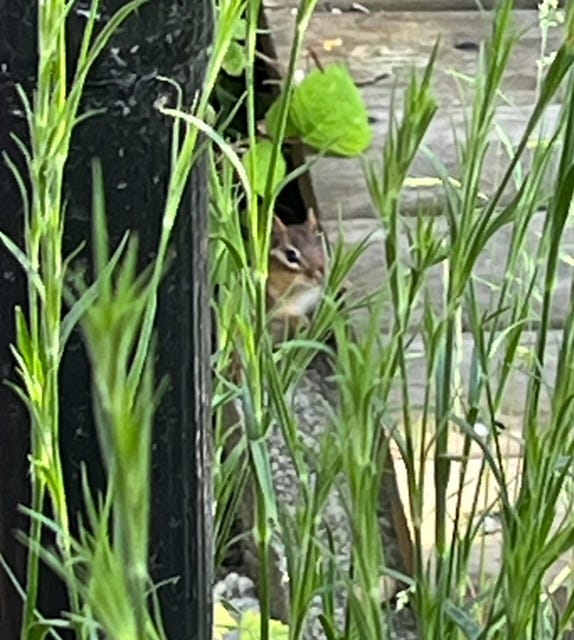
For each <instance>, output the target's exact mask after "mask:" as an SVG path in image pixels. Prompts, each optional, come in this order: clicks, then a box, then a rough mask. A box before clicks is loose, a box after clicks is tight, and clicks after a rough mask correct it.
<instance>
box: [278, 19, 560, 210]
mask: <svg viewBox="0 0 574 640" xmlns="http://www.w3.org/2000/svg"><path fill="white" fill-rule="evenodd" d="M267 20H268V22H269V26H270V28H271V32H272V40H273V43H274V47H275V53H276V56H277V59H278V60H279V61H280V62H279V69H280V70H283V72H284V65H285V64H286V61H287V60H288V57H289V49H290V46H291V37H292V33H293V25H294V17H293V15H292V14H291V11H290V10H289V9H282V10H276V11H269V12H267ZM536 20H537V14H536V12H534V11H516V12H515V24H516V28H517V30H519V31H520V32H521V33H522V37H521V39H520V41H519V42H518V43H517V45H516V47H515V49H514V54H513V55H512V57H511V60H510V62H509V66H508V71H507V74H506V77H505V80H504V83H503V88H504V99H503V98H501V100H500V106H499V108H498V112H497V124H498V125H499V126H500V129H501V130H502V131H503V132H504V133H505V134H506V136H508V138H509V140H510V141H512V143H514V144H516V143H517V142H518V140H519V139H520V137H521V135H522V133H523V132H524V129H525V126H526V122H527V119H528V117H529V116H530V114H531V112H532V108H533V103H534V101H535V91H536V82H537V81H536V77H537V60H538V58H539V56H540V35H539V31H538V29H537V28H536ZM491 21H492V12H490V13H486V14H484V15H482V14H480V13H478V12H467V13H465V14H464V19H461V13H460V12H456V11H445V12H439V13H437V12H432V11H427V12H419V13H409V12H378V13H374V14H371V15H363V14H360V13H347V14H341V15H332V14H317V15H315V16H314V17H313V19H312V20H311V23H310V26H309V30H308V33H307V37H306V46H309V47H312V48H313V50H314V51H315V52H316V53H317V55H318V56H319V58H320V60H321V63H322V64H328V63H330V62H339V63H343V64H345V65H347V67H348V68H349V69H350V71H351V74H352V76H353V78H354V80H355V82H357V83H358V85H359V87H360V91H361V94H362V96H363V99H364V100H365V103H366V105H367V109H368V113H369V117H370V118H371V121H372V124H373V129H374V134H375V135H374V141H373V144H372V146H371V148H370V149H369V150H368V152H367V154H366V155H367V157H369V158H376V157H379V156H380V150H381V148H382V145H383V140H384V137H385V134H386V132H387V129H388V121H389V106H390V104H391V97H392V93H393V89H395V90H396V91H397V96H399V98H400V96H401V93H402V90H403V89H404V88H405V87H406V84H407V82H408V80H409V77H410V74H411V72H412V69H413V68H414V69H418V70H419V71H420V70H422V69H423V68H424V67H425V65H426V64H427V61H428V58H429V56H430V53H431V51H432V48H433V46H434V44H435V42H436V40H437V37H438V36H439V34H440V36H441V47H440V51H439V55H438V59H437V63H436V70H435V74H434V81H433V91H434V95H435V97H436V100H437V103H438V106H439V111H438V113H437V115H436V116H435V119H434V121H433V123H432V124H431V126H430V129H429V131H428V133H427V136H426V138H425V140H424V144H425V145H426V147H427V148H428V149H429V150H430V152H431V154H433V155H434V156H435V157H436V158H438V159H440V161H441V163H442V164H443V165H444V167H445V168H446V170H447V171H448V173H449V174H450V175H453V176H455V177H456V176H457V175H458V173H459V171H458V160H457V155H456V150H455V144H454V139H455V135H456V137H457V139H458V140H463V139H464V127H465V111H464V107H463V105H464V104H468V103H469V101H470V96H471V90H472V85H471V81H464V80H459V81H456V80H455V79H454V78H453V73H458V74H463V75H464V76H465V77H467V78H470V79H472V78H473V77H474V76H475V75H476V72H477V65H478V56H479V53H478V47H479V46H480V45H481V43H482V42H483V41H484V39H485V38H486V37H487V34H488V32H489V29H490V28H491ZM560 42H561V33H560V30H558V29H554V30H551V32H550V37H549V41H548V50H555V49H557V48H558V46H559V44H560ZM326 48H327V49H329V50H326ZM299 66H300V67H301V68H302V69H304V70H309V69H311V68H313V66H314V63H313V62H312V61H311V59H310V57H309V56H308V54H305V55H304V56H302V58H301V60H300V62H299ZM399 104H400V100H399ZM558 111H559V108H558V107H557V106H554V107H552V108H551V109H549V110H548V112H547V114H546V118H545V121H544V125H545V131H551V130H552V129H553V127H554V125H555V123H556V121H557V117H558ZM497 136H498V133H497V132H496V131H495V130H493V133H492V143H493V146H492V148H491V150H490V152H489V155H488V158H487V163H486V168H485V171H484V175H483V183H482V188H483V190H484V191H485V193H487V194H488V193H492V192H493V190H494V189H495V187H496V185H497V184H498V180H499V179H500V177H501V176H502V174H503V171H504V168H505V166H506V164H507V162H508V157H507V155H506V152H505V151H504V150H503V145H502V144H501V143H500V139H499V138H498V137H497ZM308 155H309V156H310V157H311V155H312V154H310V153H309V154H308ZM526 161H528V158H526ZM525 166H528V162H526V165H525ZM310 174H311V182H312V186H313V189H314V191H315V196H316V199H317V202H318V208H319V213H320V215H321V216H322V218H323V219H332V218H333V217H337V215H338V212H339V210H340V211H342V214H343V216H344V217H345V218H361V217H368V216H370V215H372V207H371V203H370V200H369V195H368V192H367V189H366V185H365V181H364V177H363V172H362V168H361V161H360V160H359V159H357V158H354V159H345V158H322V159H321V160H320V161H319V162H317V163H316V164H315V165H314V166H313V167H312V169H311V171H310ZM412 175H413V176H415V177H426V176H436V175H438V172H437V170H436V168H435V166H433V162H432V161H430V160H429V159H428V157H427V156H426V155H424V154H423V153H419V155H418V156H417V158H416V160H415V163H414V166H413V168H412ZM335 177H336V178H335ZM509 194H510V192H509ZM443 202H444V200H443V198H442V187H440V186H438V187H437V186H435V187H431V188H421V189H416V190H414V189H408V190H407V191H406V193H405V196H404V199H403V203H402V206H403V210H404V212H405V213H409V214H415V213H417V212H418V210H419V209H420V208H421V207H422V208H425V209H427V210H434V211H440V210H441V208H442V205H443Z"/></svg>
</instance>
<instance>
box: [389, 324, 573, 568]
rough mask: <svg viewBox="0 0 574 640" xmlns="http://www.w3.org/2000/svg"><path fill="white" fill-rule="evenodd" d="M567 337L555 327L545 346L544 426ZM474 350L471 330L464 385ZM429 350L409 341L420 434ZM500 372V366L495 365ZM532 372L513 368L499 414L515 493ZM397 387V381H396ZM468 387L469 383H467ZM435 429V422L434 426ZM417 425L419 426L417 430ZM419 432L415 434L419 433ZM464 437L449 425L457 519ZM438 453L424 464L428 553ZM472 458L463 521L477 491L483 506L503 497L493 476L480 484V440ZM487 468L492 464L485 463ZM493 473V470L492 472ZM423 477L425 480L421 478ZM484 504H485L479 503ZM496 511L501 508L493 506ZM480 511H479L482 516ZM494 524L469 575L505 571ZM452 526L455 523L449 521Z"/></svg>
mask: <svg viewBox="0 0 574 640" xmlns="http://www.w3.org/2000/svg"><path fill="white" fill-rule="evenodd" d="M561 337H562V332H561V331H551V332H550V334H549V340H548V348H547V350H546V362H545V368H544V381H545V385H544V386H543V389H544V390H543V393H542V396H541V407H540V409H541V410H540V411H539V414H538V415H539V417H540V418H541V420H540V426H541V428H544V424H545V420H547V418H548V415H549V410H550V400H549V395H548V393H547V387H546V383H548V385H549V387H550V388H552V386H553V384H554V376H555V373H556V364H557V360H558V352H559V345H560V340H561ZM535 344H536V335H535V333H533V332H525V333H524V334H523V337H522V340H521V348H522V349H524V350H525V352H527V353H533V352H534V349H535ZM472 349H473V339H472V336H470V335H469V334H463V338H462V358H461V373H462V382H463V385H467V384H468V379H469V372H470V367H471V355H472ZM423 351H424V349H423V344H422V340H421V339H420V337H417V338H416V339H415V340H414V342H413V343H412V344H411V345H410V347H409V350H408V353H409V356H410V360H409V364H408V370H407V374H408V379H409V391H410V394H411V398H410V406H411V408H412V413H411V416H412V417H413V418H414V421H413V431H414V433H415V434H416V433H419V434H420V428H419V424H417V421H416V416H417V413H418V410H419V409H420V408H422V404H423V399H424V392H425V387H426V385H427V379H428V373H427V370H426V365H425V361H424V358H423V357H422V356H421V355H420V354H422V353H423ZM494 369H495V371H496V367H494ZM494 376H496V373H494ZM528 379H529V378H528V375H527V374H526V373H525V372H524V371H522V370H521V369H520V364H519V363H517V364H516V369H515V370H514V371H513V372H512V373H511V376H510V379H509V382H508V385H507V387H506V394H505V396H504V398H503V402H502V408H501V413H500V414H498V415H497V416H496V418H497V419H498V420H499V421H500V422H501V423H502V424H504V426H505V430H504V431H501V432H500V434H499V445H500V451H501V455H502V458H503V465H504V467H505V477H506V479H507V482H508V484H507V489H508V493H509V495H510V496H511V498H512V496H515V495H516V491H517V488H518V486H519V478H520V471H521V462H522V461H521V455H522V452H523V438H522V429H523V420H522V414H523V413H524V403H525V399H526V391H527V385H528ZM397 387H398V385H397ZM464 388H467V387H466V386H465V387H464ZM464 388H463V389H462V396H461V397H462V398H463V402H464V397H465V396H464ZM393 400H394V404H393V406H391V407H390V409H391V411H393V412H394V413H395V415H396V416H397V420H399V421H400V420H401V418H402V416H401V407H402V402H401V398H400V392H399V390H398V389H396V390H395V392H394V393H393ZM486 415H487V413H486V412H485V414H484V415H483V416H481V420H482V421H484V422H487V420H486ZM429 428H430V429H431V430H432V428H433V427H432V424H431V425H429ZM417 430H418V431H417ZM415 437H416V436H415ZM427 442H429V443H430V435H429V436H427ZM463 447H464V437H463V435H462V434H461V433H460V431H459V430H458V428H457V427H456V426H454V425H452V426H451V428H450V430H449V440H448V451H449V453H450V454H451V455H452V456H453V458H452V460H451V475H450V481H449V484H448V490H447V510H448V513H449V514H450V515H451V517H452V521H454V514H455V511H456V508H457V500H458V495H459V477H460V472H461V468H462V466H461V463H460V460H461V456H462V455H463V451H464V449H463ZM391 452H392V455H393V458H394V460H395V465H394V468H395V471H396V475H397V483H398V487H399V493H400V495H401V498H402V502H403V504H405V505H408V504H409V485H408V482H407V474H406V468H405V465H404V463H403V461H402V458H401V455H400V452H399V450H398V447H397V446H396V445H392V446H391ZM433 455H434V450H433V447H432V446H431V447H430V449H429V450H428V452H427V455H426V459H425V465H424V502H423V519H422V523H421V530H422V540H421V542H422V545H423V549H424V554H425V557H429V556H430V553H431V550H432V548H433V545H434V531H435V526H434V523H435V514H436V510H435V495H434V470H433V462H432V461H433ZM469 458H470V460H469V462H468V466H467V468H466V474H465V484H464V487H463V490H462V502H461V514H462V520H463V522H464V521H465V520H467V519H468V518H469V517H470V515H471V509H472V505H473V503H474V500H473V498H474V494H475V492H476V491H478V493H479V495H480V496H481V498H480V500H479V501H478V505H491V504H495V502H496V499H497V497H498V493H497V484H496V481H495V480H494V478H492V477H491V478H490V481H489V482H488V483H487V482H485V480H484V478H483V480H482V483H481V484H480V485H479V484H478V478H479V474H480V473H484V470H483V469H482V468H481V465H482V458H483V454H482V452H481V450H480V448H479V447H478V445H476V444H473V445H472V446H471V449H470V452H469ZM486 468H487V469H488V465H486ZM487 473H488V471H487ZM419 482H420V480H419ZM479 509H480V507H479ZM494 511H496V507H495V509H494ZM477 515H478V514H475V517H477ZM564 516H565V512H564V508H563V507H561V506H559V508H558V514H557V518H556V525H558V524H559V522H560V520H561V518H562V517H564ZM407 518H408V521H409V525H410V526H411V527H412V521H411V518H410V513H409V511H408V508H407ZM493 525H494V526H495V525H496V522H495V521H493V520H490V521H489V527H488V528H486V527H485V528H484V529H482V531H483V533H485V534H486V533H489V535H487V536H486V537H485V538H483V537H482V535H481V534H479V535H478V537H477V539H476V540H475V543H474V545H473V548H472V551H471V559H470V575H471V576H473V577H477V576H478V575H479V565H480V563H481V562H483V563H484V565H483V566H484V569H485V571H486V573H487V574H488V575H491V576H495V575H497V574H498V572H499V570H500V557H501V545H502V539H501V535H500V531H497V530H496V529H494V531H493ZM449 526H450V525H449ZM482 544H484V545H485V553H484V557H481V556H482V550H481V548H480V547H481V545H482ZM569 562H570V560H569V558H561V559H560V560H559V561H557V562H556V563H555V564H554V565H553V566H552V568H551V569H550V571H549V575H548V576H547V577H546V579H547V580H551V579H552V578H553V577H554V576H556V575H557V573H558V572H559V571H560V570H561V569H563V568H564V567H565V566H568V565H569Z"/></svg>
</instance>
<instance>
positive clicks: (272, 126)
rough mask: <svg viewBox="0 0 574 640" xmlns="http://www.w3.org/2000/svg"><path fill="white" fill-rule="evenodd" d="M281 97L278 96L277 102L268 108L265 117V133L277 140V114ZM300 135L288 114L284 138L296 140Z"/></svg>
mask: <svg viewBox="0 0 574 640" xmlns="http://www.w3.org/2000/svg"><path fill="white" fill-rule="evenodd" d="M282 99H283V96H279V97H278V98H277V100H275V102H274V103H273V104H272V105H271V106H270V107H269V111H267V114H266V115H265V129H266V130H267V133H268V134H269V135H270V136H271V137H272V138H273V139H274V140H277V137H278V135H279V113H280V109H281V100H282ZM298 137H300V133H299V131H298V130H297V127H296V126H295V124H294V123H293V120H292V119H291V114H290V112H289V113H288V114H287V124H286V125H285V138H298Z"/></svg>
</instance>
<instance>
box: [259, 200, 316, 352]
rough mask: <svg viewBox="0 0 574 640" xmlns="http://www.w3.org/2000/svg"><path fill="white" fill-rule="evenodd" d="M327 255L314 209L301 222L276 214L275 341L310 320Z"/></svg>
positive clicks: (272, 264) (270, 302)
mask: <svg viewBox="0 0 574 640" xmlns="http://www.w3.org/2000/svg"><path fill="white" fill-rule="evenodd" d="M326 267H327V255H326V251H325V245H324V242H323V236H322V233H321V232H320V231H319V227H318V224H317V219H316V218H315V213H314V211H313V209H309V211H308V214H307V220H306V221H305V222H303V223H302V224H293V225H289V226H287V225H285V224H283V222H282V221H281V220H280V219H279V218H278V217H277V216H275V217H274V219H273V232H272V237H271V251H270V253H269V271H268V278H267V308H268V310H269V312H270V321H271V322H270V331H271V335H272V338H273V341H274V342H281V341H282V340H285V339H286V338H290V337H293V335H295V334H296V333H297V331H299V330H300V329H302V328H305V327H306V326H307V325H308V324H309V316H310V315H311V314H312V313H313V311H315V309H316V308H317V306H318V305H319V302H320V300H321V296H322V295H323V291H324V285H325V270H326Z"/></svg>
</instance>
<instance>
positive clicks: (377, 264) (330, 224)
mask: <svg viewBox="0 0 574 640" xmlns="http://www.w3.org/2000/svg"><path fill="white" fill-rule="evenodd" d="M545 217H546V216H545V213H544V212H540V213H537V214H535V215H534V217H533V218H532V220H531V223H530V226H529V229H528V232H527V238H526V244H525V249H524V251H523V253H522V254H521V257H520V260H519V263H518V267H517V272H516V276H517V277H518V276H519V275H520V274H521V273H522V274H525V275H526V274H527V273H528V272H529V269H530V268H531V266H532V265H533V263H534V260H535V256H536V250H537V247H538V244H539V242H540V237H541V234H542V231H543V228H544V222H545ZM405 224H406V225H407V226H408V227H410V228H414V225H415V220H414V219H413V220H409V219H407V220H405ZM323 226H324V228H325V232H326V234H327V237H328V238H329V241H330V242H331V243H336V242H337V240H338V239H339V238H340V237H342V239H343V242H344V244H345V246H346V247H351V246H353V245H354V244H356V243H358V242H359V241H361V240H362V239H363V238H365V237H366V236H367V235H368V234H371V238H370V242H369V245H368V247H367V249H366V250H365V252H364V253H363V254H362V256H361V258H360V259H359V261H358V263H357V264H356V266H355V268H354V270H353V271H352V273H351V276H350V280H351V282H352V283H353V291H354V293H355V295H356V296H357V297H360V296H362V295H364V294H366V293H371V292H373V291H375V290H376V289H377V288H379V287H381V285H384V283H385V282H386V281H387V279H388V273H387V270H386V267H385V247H384V239H385V235H384V232H383V229H382V227H381V223H380V221H379V220H377V219H375V218H361V219H353V220H342V221H341V222H339V221H333V220H326V221H324V222H323ZM446 230H447V227H446V222H445V220H444V219H438V220H437V221H436V226H435V233H436V235H437V237H442V236H444V234H445V233H446ZM510 239H511V225H507V226H505V227H503V228H502V229H500V230H499V231H498V232H497V233H496V234H495V235H494V236H493V237H492V239H491V240H490V242H489V243H488V244H487V246H486V248H485V249H484V251H483V252H482V254H481V255H480V256H479V258H478V260H477V262H476V265H475V267H474V270H473V276H474V280H475V293H476V298H477V301H478V304H479V307H480V308H481V310H482V311H484V312H485V313H489V312H493V311H494V310H495V308H496V301H497V295H498V290H499V288H500V285H501V284H502V282H503V279H504V276H505V264H506V257H507V254H508V247H509V245H510ZM408 252H409V243H408V240H407V234H406V231H405V232H403V233H402V235H401V257H402V259H404V260H407V258H408ZM560 258H561V259H560V260H559V265H558V274H557V280H556V286H555V289H554V297H553V302H552V307H551V324H552V326H553V327H562V326H563V323H564V319H565V317H566V315H567V313H568V310H569V306H570V286H571V281H572V277H573V275H574V270H573V268H572V266H571V265H572V261H573V260H574V221H573V220H572V219H571V220H570V221H569V222H568V223H567V226H566V229H565V232H564V235H563V239H562V244H561V253H560ZM443 268H444V267H443V265H442V264H441V265H437V266H435V267H433V268H431V269H430V270H429V271H428V272H427V276H426V282H425V289H426V291H428V293H429V296H430V299H431V300H432V301H435V309H436V310H437V311H439V309H440V301H441V300H442V299H443V296H444V289H445V279H444V271H443ZM522 286H524V285H522ZM519 287H520V285H519V284H518V283H515V284H513V285H511V287H510V291H511V294H513V293H515V292H517V291H518V289H519ZM542 290H543V289H542V277H541V275H540V276H539V277H538V279H537V289H535V294H536V295H535V296H534V301H533V310H532V317H533V318H537V317H539V312H540V308H539V299H540V298H539V295H540V292H541V291H542ZM421 314H422V303H421V302H419V304H418V305H417V306H416V307H415V309H414V310H413V318H412V322H413V325H416V324H417V323H418V322H419V320H420V318H421ZM503 318H504V317H503ZM503 318H501V319H503ZM390 322H391V314H390V311H389V313H388V314H387V315H385V317H384V318H383V322H382V326H381V329H382V330H385V331H386V330H388V328H389V326H390ZM465 322H466V320H465ZM465 326H466V325H465Z"/></svg>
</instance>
